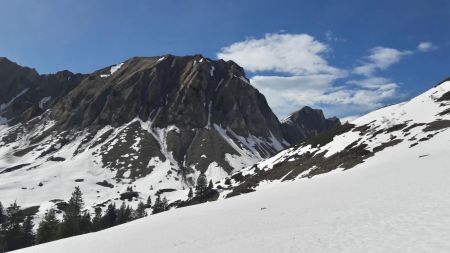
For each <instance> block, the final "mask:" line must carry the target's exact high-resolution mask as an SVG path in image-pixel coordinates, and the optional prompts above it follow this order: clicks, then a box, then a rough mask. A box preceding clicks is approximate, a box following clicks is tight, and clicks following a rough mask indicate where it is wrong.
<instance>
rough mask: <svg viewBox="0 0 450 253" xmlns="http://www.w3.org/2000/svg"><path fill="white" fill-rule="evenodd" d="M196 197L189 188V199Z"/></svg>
mask: <svg viewBox="0 0 450 253" xmlns="http://www.w3.org/2000/svg"><path fill="white" fill-rule="evenodd" d="M192 197H194V193H193V192H192V188H189V193H188V198H192Z"/></svg>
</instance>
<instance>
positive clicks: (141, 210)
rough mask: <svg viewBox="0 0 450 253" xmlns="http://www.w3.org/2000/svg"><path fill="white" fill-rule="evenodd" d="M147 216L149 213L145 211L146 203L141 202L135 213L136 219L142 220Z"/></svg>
mask: <svg viewBox="0 0 450 253" xmlns="http://www.w3.org/2000/svg"><path fill="white" fill-rule="evenodd" d="M145 216H147V212H146V211H145V205H144V202H142V201H139V204H138V206H137V208H136V211H135V212H134V218H135V219H140V218H143V217H145Z"/></svg>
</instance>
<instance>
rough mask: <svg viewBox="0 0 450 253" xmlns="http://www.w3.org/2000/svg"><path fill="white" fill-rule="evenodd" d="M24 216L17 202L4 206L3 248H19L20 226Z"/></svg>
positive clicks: (20, 238)
mask: <svg viewBox="0 0 450 253" xmlns="http://www.w3.org/2000/svg"><path fill="white" fill-rule="evenodd" d="M23 220H24V217H23V215H22V210H21V208H20V206H19V205H17V202H14V203H13V204H11V205H10V206H9V207H8V208H6V222H4V223H3V224H2V230H3V233H4V240H5V250H8V251H11V250H16V249H20V248H22V247H21V244H22V234H23V233H22V226H21V223H22V222H23Z"/></svg>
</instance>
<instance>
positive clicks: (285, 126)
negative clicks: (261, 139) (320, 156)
mask: <svg viewBox="0 0 450 253" xmlns="http://www.w3.org/2000/svg"><path fill="white" fill-rule="evenodd" d="M340 124H341V122H340V121H339V119H338V118H336V117H332V118H329V119H327V118H325V116H324V115H323V112H322V110H320V109H313V108H311V107H309V106H305V107H303V108H302V109H300V110H298V111H296V112H294V113H292V114H291V115H289V117H287V118H285V119H284V120H282V122H281V129H282V132H283V136H284V138H285V140H286V141H288V142H289V143H297V142H299V141H302V140H305V139H308V138H310V137H314V136H316V135H318V134H319V133H322V132H326V131H328V130H330V129H333V128H335V127H337V126H339V125H340Z"/></svg>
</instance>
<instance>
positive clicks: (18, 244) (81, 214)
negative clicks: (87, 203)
mask: <svg viewBox="0 0 450 253" xmlns="http://www.w3.org/2000/svg"><path fill="white" fill-rule="evenodd" d="M127 191H132V188H127ZM213 191H214V190H213V183H212V181H209V184H208V181H207V177H206V175H205V174H204V173H201V174H200V175H199V177H198V178H197V182H196V186H195V196H194V192H193V190H192V188H190V189H189V193H188V201H187V202H186V203H185V204H186V205H190V204H192V203H190V202H189V201H191V200H195V201H196V202H195V203H197V202H205V201H206V199H207V198H208V195H210V194H211V192H213ZM146 208H152V214H156V213H161V212H164V211H167V210H169V204H168V201H167V199H166V197H163V198H161V196H160V195H157V198H156V200H155V203H153V204H152V199H151V196H149V197H148V198H147V201H146V203H144V202H142V201H140V202H139V203H138V206H137V208H136V209H133V208H132V207H130V206H129V205H126V204H125V201H123V202H122V204H121V205H120V207H116V205H115V203H114V202H112V203H110V204H109V205H108V206H107V207H106V210H105V212H103V211H102V208H101V207H96V208H95V210H94V216H93V217H91V214H90V212H89V211H88V210H86V209H84V200H83V194H82V192H81V190H80V188H79V187H78V186H77V187H75V189H74V191H73V192H72V195H71V197H70V199H69V201H68V202H67V204H66V205H61V206H60V207H59V209H60V210H61V211H63V215H62V219H60V218H58V213H60V212H61V211H58V210H57V209H54V208H50V209H49V210H47V211H46V213H45V214H44V217H43V219H42V220H41V222H40V223H39V224H38V227H37V230H36V231H34V225H35V224H34V223H33V216H32V215H30V214H26V212H24V209H22V208H21V206H19V205H18V204H17V202H14V203H12V204H10V206H9V207H7V208H4V207H3V205H2V203H1V202H0V253H3V252H7V251H12V250H17V249H21V248H25V247H29V246H33V245H36V244H41V243H46V242H51V241H54V240H58V239H63V238H67V237H71V236H76V235H81V234H86V233H90V232H97V231H100V230H103V229H107V228H110V227H113V226H116V225H120V224H123V223H126V222H129V221H132V220H135V219H139V218H142V217H145V216H147V212H146Z"/></svg>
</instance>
